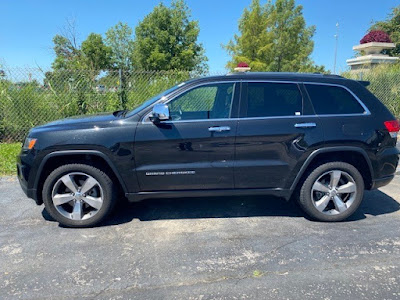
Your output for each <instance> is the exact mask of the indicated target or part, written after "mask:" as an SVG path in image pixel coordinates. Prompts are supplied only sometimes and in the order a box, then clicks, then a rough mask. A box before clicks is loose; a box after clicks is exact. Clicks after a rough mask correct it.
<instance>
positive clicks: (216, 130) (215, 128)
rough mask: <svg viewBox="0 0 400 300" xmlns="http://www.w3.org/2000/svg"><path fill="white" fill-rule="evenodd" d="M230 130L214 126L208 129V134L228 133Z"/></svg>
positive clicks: (225, 127)
mask: <svg viewBox="0 0 400 300" xmlns="http://www.w3.org/2000/svg"><path fill="white" fill-rule="evenodd" d="M230 130H231V128H230V127H229V126H216V127H210V128H208V131H210V132H223V131H230Z"/></svg>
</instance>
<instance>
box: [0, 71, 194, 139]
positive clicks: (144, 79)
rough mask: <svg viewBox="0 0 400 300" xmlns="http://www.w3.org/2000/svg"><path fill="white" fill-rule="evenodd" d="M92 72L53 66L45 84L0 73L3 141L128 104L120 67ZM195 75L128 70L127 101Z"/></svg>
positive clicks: (141, 98) (0, 133) (134, 101)
mask: <svg viewBox="0 0 400 300" xmlns="http://www.w3.org/2000/svg"><path fill="white" fill-rule="evenodd" d="M16 73H17V72H16ZM90 74H91V71H90V70H89V71H87V70H75V71H71V70H59V71H57V72H55V71H54V72H49V73H46V80H45V84H44V85H40V84H39V83H38V82H36V81H33V82H20V83H13V82H11V81H8V80H1V79H0V142H9V141H22V139H23V138H24V136H25V135H26V134H27V132H28V131H29V129H30V128H32V127H34V126H37V125H41V124H44V123H47V122H50V121H53V120H57V119H62V118H66V117H71V116H75V115H83V114H95V113H101V112H112V111H115V110H119V109H122V108H124V107H123V106H122V104H121V101H120V86H119V85H118V83H119V80H120V77H119V72H118V71H108V72H107V73H105V74H104V75H102V76H101V77H100V78H96V79H95V80H94V81H93V80H92V78H91V75H90ZM11 75H13V73H11ZM191 75H192V74H191V73H189V72H188V71H161V72H152V71H150V72H134V71H125V72H124V76H125V90H124V93H125V96H126V97H125V99H126V102H125V107H126V108H127V109H133V108H134V107H136V106H138V105H140V104H142V103H143V102H144V101H145V100H147V99H149V98H151V97H153V96H155V95H157V94H159V93H160V92H162V91H164V90H166V89H168V88H170V87H172V86H174V85H176V84H178V83H180V82H182V81H186V80H188V79H189V78H190V77H191ZM11 77H12V76H11ZM100 86H101V88H100Z"/></svg>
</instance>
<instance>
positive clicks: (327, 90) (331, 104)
mask: <svg viewBox="0 0 400 300" xmlns="http://www.w3.org/2000/svg"><path fill="white" fill-rule="evenodd" d="M305 87H306V89H307V92H308V95H309V96H310V98H311V102H312V104H313V105H314V109H315V113H316V114H317V115H348V114H363V113H365V110H364V108H363V107H362V106H361V104H360V103H359V102H358V101H357V99H356V98H355V97H354V96H353V95H352V94H351V93H350V92H349V91H348V90H346V89H345V88H343V87H340V86H331V85H320V84H305Z"/></svg>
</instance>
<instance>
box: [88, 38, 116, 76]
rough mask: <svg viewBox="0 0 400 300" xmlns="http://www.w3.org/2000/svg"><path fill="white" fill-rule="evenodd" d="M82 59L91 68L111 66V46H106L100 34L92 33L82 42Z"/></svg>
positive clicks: (99, 68) (100, 68) (98, 68)
mask: <svg viewBox="0 0 400 300" xmlns="http://www.w3.org/2000/svg"><path fill="white" fill-rule="evenodd" d="M81 51H82V59H83V62H84V64H85V65H86V66H87V68H88V69H89V70H97V71H98V70H104V69H107V68H110V67H111V48H110V47H108V46H106V45H105V44H104V42H103V38H102V37H101V35H100V34H96V33H91V34H89V36H88V38H87V39H86V40H85V41H84V42H83V43H82V50H81Z"/></svg>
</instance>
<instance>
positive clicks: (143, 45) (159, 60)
mask: <svg viewBox="0 0 400 300" xmlns="http://www.w3.org/2000/svg"><path fill="white" fill-rule="evenodd" d="M189 19H190V11H189V9H188V7H187V6H186V4H185V2H184V1H183V0H175V1H172V4H171V7H167V6H165V5H164V4H162V3H161V4H159V5H158V6H156V7H155V8H154V10H153V11H152V12H151V13H150V14H149V15H147V16H146V17H145V18H144V19H143V21H141V22H140V23H139V25H138V26H137V27H136V30H135V34H136V36H135V38H136V39H135V43H134V55H133V59H134V65H135V68H138V69H143V70H188V71H192V70H196V71H201V72H205V71H207V69H208V66H207V65H206V61H207V58H206V57H205V55H204V48H203V46H202V45H201V44H200V43H198V42H197V39H198V35H199V32H200V28H199V24H198V22H197V21H190V20H189Z"/></svg>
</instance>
